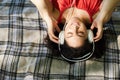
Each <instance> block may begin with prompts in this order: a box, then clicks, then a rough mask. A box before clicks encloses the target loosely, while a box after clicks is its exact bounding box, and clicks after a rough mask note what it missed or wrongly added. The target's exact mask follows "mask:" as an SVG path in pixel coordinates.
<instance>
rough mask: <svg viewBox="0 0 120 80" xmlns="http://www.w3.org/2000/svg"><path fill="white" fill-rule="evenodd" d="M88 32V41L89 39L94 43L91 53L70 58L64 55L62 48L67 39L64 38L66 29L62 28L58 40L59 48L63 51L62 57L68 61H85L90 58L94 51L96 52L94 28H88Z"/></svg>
mask: <svg viewBox="0 0 120 80" xmlns="http://www.w3.org/2000/svg"><path fill="white" fill-rule="evenodd" d="M87 34H88V41H89V43H92V44H93V47H92V51H90V52H89V53H87V54H85V55H84V56H82V57H78V58H72V59H69V58H67V57H65V56H64V55H63V52H62V50H61V47H62V46H64V41H65V40H64V30H62V31H61V32H60V33H59V36H58V38H59V40H58V41H59V43H58V48H59V51H60V52H61V57H62V58H63V59H65V60H66V61H70V62H78V61H85V60H87V59H89V58H90V57H91V56H92V55H93V53H94V50H95V44H94V40H93V37H94V34H93V32H92V30H90V29H88V30H87Z"/></svg>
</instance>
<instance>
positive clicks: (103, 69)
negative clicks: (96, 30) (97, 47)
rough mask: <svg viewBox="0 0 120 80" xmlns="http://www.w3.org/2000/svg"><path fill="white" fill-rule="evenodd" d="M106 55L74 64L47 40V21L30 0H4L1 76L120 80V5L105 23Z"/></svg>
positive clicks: (0, 1)
mask: <svg viewBox="0 0 120 80" xmlns="http://www.w3.org/2000/svg"><path fill="white" fill-rule="evenodd" d="M105 26H106V29H105V34H104V35H105V39H106V45H107V49H106V51H105V54H104V56H103V57H102V58H99V59H90V60H87V61H84V62H77V63H74V64H70V63H68V62H66V61H64V60H63V59H62V58H61V57H55V56H52V55H51V54H50V53H51V52H50V51H49V49H47V47H46V43H44V38H45V37H46V35H47V32H46V29H47V26H46V23H45V22H44V21H43V20H42V19H41V17H40V16H39V13H38V10H37V9H36V7H35V6H34V5H33V4H32V3H31V2H30V1H29V0H0V80H120V8H119V6H118V7H117V9H116V11H115V12H114V13H113V16H112V20H111V21H110V22H108V23H107V24H105Z"/></svg>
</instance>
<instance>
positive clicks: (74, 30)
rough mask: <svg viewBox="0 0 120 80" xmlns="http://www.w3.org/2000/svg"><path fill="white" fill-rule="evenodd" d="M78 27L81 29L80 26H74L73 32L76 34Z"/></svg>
mask: <svg viewBox="0 0 120 80" xmlns="http://www.w3.org/2000/svg"><path fill="white" fill-rule="evenodd" d="M78 29H79V26H75V25H74V26H73V34H74V35H77V33H78Z"/></svg>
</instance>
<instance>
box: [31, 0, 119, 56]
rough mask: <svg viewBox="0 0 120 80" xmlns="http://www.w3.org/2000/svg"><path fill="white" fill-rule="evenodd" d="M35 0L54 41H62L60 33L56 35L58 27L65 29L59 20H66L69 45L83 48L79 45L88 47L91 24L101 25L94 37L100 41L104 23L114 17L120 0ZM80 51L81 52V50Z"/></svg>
mask: <svg viewBox="0 0 120 80" xmlns="http://www.w3.org/2000/svg"><path fill="white" fill-rule="evenodd" d="M31 1H32V2H33V3H34V4H35V6H36V7H37V8H38V10H39V13H40V15H41V17H42V18H43V19H44V20H45V21H46V23H47V25H48V35H49V39H50V40H51V41H53V42H54V43H57V44H59V40H58V37H56V36H55V31H57V32H60V31H61V29H60V28H59V26H58V24H59V23H63V24H65V25H64V38H65V43H66V45H67V47H70V48H76V49H78V50H80V49H79V48H80V47H83V46H84V47H85V44H86V43H87V39H88V32H87V28H88V29H91V30H94V29H95V28H96V29H97V32H96V33H95V35H94V38H93V39H94V40H93V41H94V42H97V41H99V40H100V39H101V38H102V35H103V24H104V23H106V22H107V21H108V20H109V19H110V17H111V14H112V12H113V10H114V8H115V6H116V4H117V2H118V1H119V0H114V1H113V0H103V1H102V0H31ZM89 25H91V26H89ZM82 49H83V48H82ZM71 50H72V49H71ZM72 51H73V50H72ZM74 51H75V50H74ZM77 52H78V53H80V52H79V51H77ZM88 52H89V51H88ZM74 56H75V55H74ZM77 56H78V55H77ZM71 57H72V56H71Z"/></svg>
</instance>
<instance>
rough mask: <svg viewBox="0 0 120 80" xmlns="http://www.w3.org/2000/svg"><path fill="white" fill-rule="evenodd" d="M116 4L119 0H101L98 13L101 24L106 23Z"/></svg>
mask: <svg viewBox="0 0 120 80" xmlns="http://www.w3.org/2000/svg"><path fill="white" fill-rule="evenodd" d="M118 2H120V0H103V2H102V6H101V9H100V13H99V16H101V20H103V22H107V21H108V20H109V18H110V17H111V15H112V12H113V11H114V9H115V7H116V6H117V3H118Z"/></svg>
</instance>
